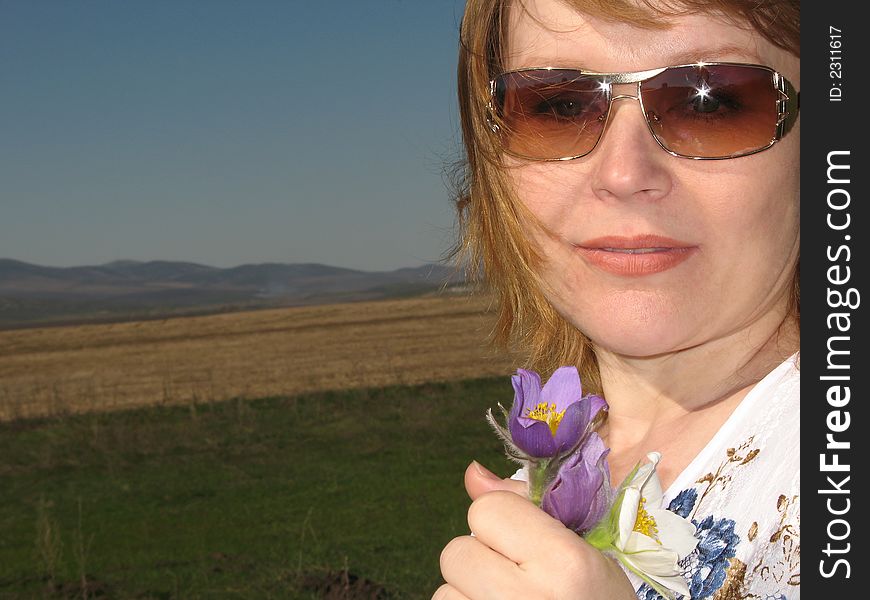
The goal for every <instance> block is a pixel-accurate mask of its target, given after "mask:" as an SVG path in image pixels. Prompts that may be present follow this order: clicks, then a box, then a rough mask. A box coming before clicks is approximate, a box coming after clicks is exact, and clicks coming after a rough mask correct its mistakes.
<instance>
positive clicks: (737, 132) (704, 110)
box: [641, 65, 779, 158]
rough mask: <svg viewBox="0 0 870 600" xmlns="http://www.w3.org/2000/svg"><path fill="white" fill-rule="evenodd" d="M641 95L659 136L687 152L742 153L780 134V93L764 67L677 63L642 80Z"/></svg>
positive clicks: (694, 154)
mask: <svg viewBox="0 0 870 600" xmlns="http://www.w3.org/2000/svg"><path fill="white" fill-rule="evenodd" d="M641 97H642V98H643V107H644V111H645V112H646V115H647V120H648V121H649V124H650V128H651V129H652V132H653V135H655V137H656V139H658V141H659V143H660V144H661V145H662V146H664V147H665V148H667V149H668V150H670V151H671V152H675V153H677V154H680V155H683V156H690V157H698V158H729V157H734V156H742V155H745V154H750V153H752V152H755V151H757V150H761V149H762V148H767V147H768V146H770V145H771V144H772V143H773V140H774V138H775V136H776V124H777V119H778V115H777V100H778V99H779V92H778V91H777V90H776V88H775V87H774V85H773V72H772V71H769V70H768V69H765V68H762V67H755V66H750V65H706V66H701V67H699V66H691V67H676V68H673V69H668V70H667V71H665V72H663V73H662V74H660V75H656V76H655V77H652V78H650V79H647V80H646V81H644V82H643V83H641Z"/></svg>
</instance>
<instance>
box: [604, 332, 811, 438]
mask: <svg viewBox="0 0 870 600" xmlns="http://www.w3.org/2000/svg"><path fill="white" fill-rule="evenodd" d="M765 329H766V331H765ZM799 347H800V333H799V326H798V323H797V321H796V320H794V319H789V320H787V321H786V322H782V321H780V322H779V323H778V324H777V323H774V324H772V325H770V326H768V327H767V328H763V327H758V328H756V329H755V331H751V330H741V331H739V332H735V333H733V334H731V335H729V336H727V337H724V338H721V339H718V340H713V341H710V342H708V343H705V344H703V345H699V346H695V347H691V348H687V349H682V350H679V351H677V352H673V353H669V354H665V355H659V356H653V357H643V358H637V357H626V356H620V355H618V354H614V353H609V352H606V351H599V352H598V361H599V366H600V369H601V379H602V382H603V391H604V397H605V399H606V400H607V403H608V405H609V406H610V409H609V416H608V426H607V433H608V437H610V438H611V441H618V440H621V441H622V442H624V443H626V444H630V443H631V440H641V439H644V438H646V437H648V436H649V432H650V431H652V430H654V429H655V428H659V427H667V425H668V424H670V423H676V422H679V421H681V420H683V419H684V418H685V417H687V416H691V415H692V414H693V413H697V414H702V413H705V412H710V413H711V414H717V415H718V414H720V413H721V411H718V412H717V411H711V410H710V409H711V408H713V407H715V405H716V404H718V403H720V402H726V401H729V400H730V401H731V402H732V403H733V404H734V405H735V406H736V404H737V403H739V399H741V398H742V397H743V396H744V395H745V394H746V392H748V390H749V389H751V387H752V386H753V385H754V384H755V383H757V382H758V381H760V380H761V379H762V378H764V376H765V375H767V374H768V373H769V372H770V371H771V370H773V369H774V368H775V367H776V366H777V365H779V364H780V363H781V362H782V361H783V360H785V359H786V358H787V357H788V356H790V355H792V354H794V353H795V352H796V351H797V350H798V349H799ZM735 398H736V401H735ZM728 414H730V411H728Z"/></svg>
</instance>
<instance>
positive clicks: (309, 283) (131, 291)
mask: <svg viewBox="0 0 870 600" xmlns="http://www.w3.org/2000/svg"><path fill="white" fill-rule="evenodd" d="M456 283H461V277H460V276H459V275H458V273H456V272H455V271H454V269H452V268H449V267H445V266H442V265H425V266H421V267H415V268H402V269H397V270H394V271H358V270H354V269H344V268H340V267H332V266H328V265H322V264H316V263H304V264H283V263H261V264H246V265H240V266H237V267H232V268H218V267H212V266H207V265H201V264H196V263H189V262H176V261H148V262H140V261H129V260H125V261H115V262H110V263H107V264H104V265H96V266H81V267H46V266H40V265H34V264H30V263H26V262H21V261H18V260H12V259H0V328H5V329H8V328H14V327H21V326H32V325H46V324H53V323H64V324H68V323H77V322H92V321H123V320H135V319H143V318H162V317H166V316H173V315H190V314H207V313H216V312H226V311H234V310H250V309H255V308H274V307H282V306H302V305H311V304H322V303H326V302H341V301H359V300H379V299H385V298H396V297H403V296H413V295H417V294H421V293H425V292H429V291H434V290H436V289H439V288H441V287H443V286H445V285H450V284H456Z"/></svg>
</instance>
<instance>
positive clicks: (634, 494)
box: [615, 487, 641, 550]
mask: <svg viewBox="0 0 870 600" xmlns="http://www.w3.org/2000/svg"><path fill="white" fill-rule="evenodd" d="M640 498H641V495H640V490H639V489H637V488H633V487H629V488H626V489H625V490H624V491H623V493H622V497H621V498H620V499H619V500H621V504H620V506H619V507H618V510H619V538H618V539H617V540H615V546H616V547H617V548H618V549H619V550H624V549H625V544H626V543H628V539H629V536H630V535H631V533H632V530H633V529H634V524H635V522H636V521H637V507H638V505H639V504H640Z"/></svg>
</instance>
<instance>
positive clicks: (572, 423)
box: [556, 402, 590, 452]
mask: <svg viewBox="0 0 870 600" xmlns="http://www.w3.org/2000/svg"><path fill="white" fill-rule="evenodd" d="M589 408H590V406H589V403H588V402H575V403H574V404H572V405H570V406H569V407H568V408H566V409H565V414H564V415H562V420H561V421H559V427H558V428H556V447H557V448H558V451H559V452H566V451H569V450H571V449H572V448H573V447H574V446H576V445H577V442H579V441H580V436H582V435H583V433H585V432H586V428H587V426H588V425H589V421H590V416H589Z"/></svg>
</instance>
